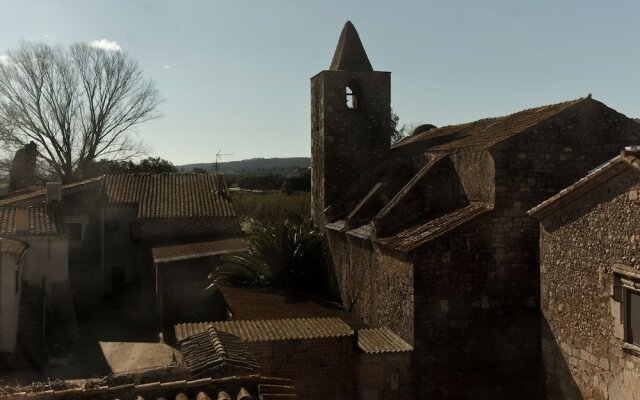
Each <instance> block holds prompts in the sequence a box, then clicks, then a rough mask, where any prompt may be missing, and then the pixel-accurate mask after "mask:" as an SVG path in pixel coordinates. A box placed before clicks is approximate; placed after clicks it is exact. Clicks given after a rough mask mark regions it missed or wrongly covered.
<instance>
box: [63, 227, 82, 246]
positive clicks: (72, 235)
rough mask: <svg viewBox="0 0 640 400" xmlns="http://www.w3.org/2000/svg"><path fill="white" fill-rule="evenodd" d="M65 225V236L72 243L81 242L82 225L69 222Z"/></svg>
mask: <svg viewBox="0 0 640 400" xmlns="http://www.w3.org/2000/svg"><path fill="white" fill-rule="evenodd" d="M66 225H67V235H68V237H69V240H70V241H72V242H81V241H82V223H80V222H69V223H67V224H66Z"/></svg>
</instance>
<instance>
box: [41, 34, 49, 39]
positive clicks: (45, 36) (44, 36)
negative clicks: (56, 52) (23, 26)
mask: <svg viewBox="0 0 640 400" xmlns="http://www.w3.org/2000/svg"><path fill="white" fill-rule="evenodd" d="M42 37H43V38H45V39H49V38H50V37H51V35H49V34H48V33H43V34H42Z"/></svg>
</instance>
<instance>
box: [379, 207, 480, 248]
mask: <svg viewBox="0 0 640 400" xmlns="http://www.w3.org/2000/svg"><path fill="white" fill-rule="evenodd" d="M491 210H493V205H490V204H485V203H479V202H478V203H471V204H469V205H468V206H466V207H462V208H459V209H457V210H455V211H452V212H450V213H447V214H445V215H443V216H441V217H438V218H434V219H431V220H429V221H427V222H424V223H422V224H419V225H416V226H413V227H411V228H409V229H406V230H403V231H402V232H399V233H397V234H395V235H393V236H388V237H384V238H380V239H377V242H378V243H380V244H382V245H385V246H389V247H391V248H393V249H395V250H399V251H410V250H413V249H415V248H417V247H418V246H420V245H422V244H424V243H426V242H428V241H430V240H433V239H435V238H437V237H439V236H442V235H443V234H445V233H447V232H449V231H451V230H453V229H455V228H457V227H458V226H460V225H462V224H464V223H466V222H469V221H471V220H472V219H474V218H476V217H477V216H479V215H481V214H484V213H486V212H488V211H491Z"/></svg>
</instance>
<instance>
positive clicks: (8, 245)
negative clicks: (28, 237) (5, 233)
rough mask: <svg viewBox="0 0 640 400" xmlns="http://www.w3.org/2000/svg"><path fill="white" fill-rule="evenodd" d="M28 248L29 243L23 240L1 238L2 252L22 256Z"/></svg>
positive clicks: (0, 246) (0, 248) (0, 247)
mask: <svg viewBox="0 0 640 400" xmlns="http://www.w3.org/2000/svg"><path fill="white" fill-rule="evenodd" d="M26 248H27V245H26V244H25V243H23V242H21V241H18V240H13V239H6V238H0V253H10V254H14V255H16V256H21V255H22V253H23V252H24V251H25V249H26Z"/></svg>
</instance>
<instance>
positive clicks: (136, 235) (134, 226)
mask: <svg viewBox="0 0 640 400" xmlns="http://www.w3.org/2000/svg"><path fill="white" fill-rule="evenodd" d="M130 231H131V241H132V242H138V241H140V240H141V239H142V235H141V233H140V222H132V223H131V227H130Z"/></svg>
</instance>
